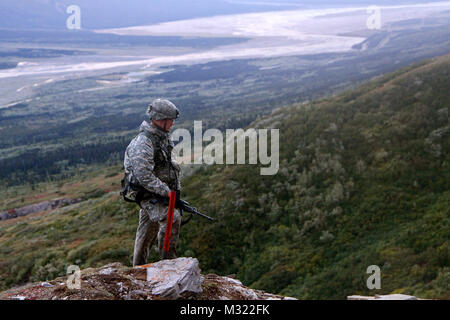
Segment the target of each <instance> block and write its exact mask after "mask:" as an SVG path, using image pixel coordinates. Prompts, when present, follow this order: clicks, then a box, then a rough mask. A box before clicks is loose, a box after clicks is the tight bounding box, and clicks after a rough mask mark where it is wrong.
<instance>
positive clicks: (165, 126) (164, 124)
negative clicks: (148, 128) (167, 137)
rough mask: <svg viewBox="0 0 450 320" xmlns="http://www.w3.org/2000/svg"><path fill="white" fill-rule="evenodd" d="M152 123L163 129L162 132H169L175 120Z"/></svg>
mask: <svg viewBox="0 0 450 320" xmlns="http://www.w3.org/2000/svg"><path fill="white" fill-rule="evenodd" d="M153 122H155V123H156V125H157V126H158V127H160V128H162V129H164V131H166V132H169V131H170V128H172V126H173V123H174V122H175V120H174V119H163V120H153Z"/></svg>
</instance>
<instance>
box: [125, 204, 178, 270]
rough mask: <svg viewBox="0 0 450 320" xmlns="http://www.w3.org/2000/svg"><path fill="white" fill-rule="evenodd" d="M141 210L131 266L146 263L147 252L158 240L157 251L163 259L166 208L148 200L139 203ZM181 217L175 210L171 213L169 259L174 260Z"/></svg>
mask: <svg viewBox="0 0 450 320" xmlns="http://www.w3.org/2000/svg"><path fill="white" fill-rule="evenodd" d="M141 207H142V209H141V210H140V211H139V225H138V228H137V231H136V240H135V243H134V255H133V265H134V266H137V265H143V264H146V263H147V257H148V251H149V250H150V249H151V247H152V246H153V243H154V242H155V240H156V238H158V250H159V255H160V257H161V259H163V246H164V236H165V232H166V227H167V211H168V207H167V206H166V205H164V204H160V203H159V202H158V203H156V204H153V203H151V202H150V201H149V200H143V201H142V202H141ZM180 225H181V215H180V213H179V211H178V210H177V209H175V211H174V213H173V224H172V233H171V237H170V247H169V254H168V257H167V258H169V259H175V258H176V251H175V249H176V246H177V243H178V236H179V232H180Z"/></svg>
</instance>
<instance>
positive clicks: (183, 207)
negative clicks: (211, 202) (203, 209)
mask: <svg viewBox="0 0 450 320" xmlns="http://www.w3.org/2000/svg"><path fill="white" fill-rule="evenodd" d="M175 207H176V208H177V209H179V210H180V214H181V216H183V211H186V212H189V213H190V214H191V215H190V216H189V218H187V220H185V221H183V222H182V223H181V225H184V224H186V223H188V222H189V220H191V219H192V217H193V216H194V215H197V216H200V217H202V218H206V219H208V220H209V221H215V220H216V219H214V218H211V217H209V216H207V215H206V214H203V213H200V212H198V211H197V208H194V207H191V206H190V205H189V202H187V201H185V200H182V199H180V200H179V201H178V202H177V203H176V204H175Z"/></svg>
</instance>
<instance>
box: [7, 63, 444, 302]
mask: <svg viewBox="0 0 450 320" xmlns="http://www.w3.org/2000/svg"><path fill="white" fill-rule="evenodd" d="M449 72H450V56H449V55H447V56H443V57H440V58H437V59H434V60H428V61H425V62H422V63H420V64H415V65H412V66H410V67H408V68H406V69H402V70H399V71H397V72H395V73H392V74H388V75H386V76H383V77H381V78H377V79H375V80H373V81H371V82H369V83H367V84H365V85H363V86H361V87H358V88H357V89H355V90H351V91H346V92H345V93H343V94H340V95H338V96H335V97H330V98H326V99H322V100H318V101H315V102H313V103H309V104H301V105H292V106H289V107H285V108H282V109H279V110H278V111H276V112H274V113H273V114H272V115H270V116H268V117H266V118H263V119H260V120H258V121H256V122H255V123H253V127H261V128H265V127H269V126H270V127H276V128H279V129H280V170H279V172H278V174H277V175H276V176H265V177H264V176H260V175H259V172H260V171H259V167H258V166H256V165H229V166H219V165H215V166H210V167H206V168H202V169H200V170H199V171H197V173H196V174H194V175H191V176H189V177H187V178H185V179H184V181H183V186H184V187H183V191H182V194H183V197H185V198H186V199H187V200H188V201H190V202H191V203H192V204H195V205H196V206H198V207H199V209H201V210H202V211H203V212H205V213H207V214H209V215H211V216H214V217H216V218H218V220H219V221H218V222H216V223H209V222H205V221H202V220H201V219H197V218H195V219H194V220H193V221H192V222H191V223H189V224H188V225H186V226H185V227H183V230H182V232H181V239H180V246H179V249H178V255H179V256H195V257H197V258H198V259H199V261H200V267H201V269H202V272H203V273H204V274H206V273H208V272H211V273H217V274H223V275H226V274H231V273H236V274H237V278H238V279H240V280H242V282H243V283H244V285H248V286H250V287H252V288H257V289H261V290H265V291H268V292H273V293H277V294H282V295H286V296H293V297H297V298H301V299H317V298H322V299H342V298H345V297H346V296H348V295H352V294H368V295H373V294H374V293H378V294H386V293H392V292H395V293H405V294H411V295H415V296H418V297H421V298H446V299H449V298H450V295H449V290H448V284H449V283H450V264H449V255H450V254H449V250H450V249H449V239H450V224H449V208H450V188H449V182H450V170H449V152H448V151H449V131H450V124H449V114H448V112H449V110H448V108H449V107H448V106H449V105H450V96H449V94H448V92H449V91H450V77H449ZM115 170H117V167H116V169H115ZM113 171H114V170H113ZM116 172H117V171H116ZM114 174H115V173H114V172H105V171H101V176H98V177H96V180H95V183H96V184H95V185H100V182H99V181H101V180H102V179H104V181H105V183H106V181H108V182H107V184H108V186H107V187H108V188H110V187H111V186H115V187H116V186H117V185H116V184H115V183H114V182H112V181H111V178H112V177H114ZM118 177H120V176H118ZM69 184H70V185H71V186H72V187H71V188H69V187H68V186H67V185H69ZM75 185H78V184H74V183H70V182H68V183H67V184H63V183H61V186H60V187H61V189H64V190H68V192H70V193H74V194H81V195H83V194H84V195H85V194H86V193H84V192H82V191H80V190H78V189H76V188H77V187H74V186H75ZM85 185H86V186H89V183H86V182H80V184H79V185H78V186H85ZM38 188H39V187H38ZM78 188H81V187H78ZM108 188H106V187H104V188H103V189H105V190H108ZM108 191H109V190H108ZM26 201H27V200H26ZM137 220H138V216H137V207H135V206H133V205H130V204H126V203H124V202H123V201H121V200H120V196H119V195H118V193H117V192H112V193H106V194H103V193H99V194H93V195H92V198H91V199H90V200H87V201H84V202H81V203H78V204H76V205H73V206H70V207H66V208H61V209H58V210H56V211H53V212H51V213H47V214H39V215H31V216H30V217H28V218H26V219H23V218H22V219H20V220H18V221H16V222H15V223H12V221H13V220H8V221H3V222H0V243H1V246H0V289H5V288H8V287H12V286H14V285H17V284H21V283H26V282H29V281H38V280H46V279H53V278H55V277H57V276H61V275H64V274H65V270H66V268H67V266H69V265H71V264H77V265H79V266H80V267H81V268H85V267H91V266H92V267H99V266H101V265H104V264H106V263H109V262H115V261H118V262H121V263H123V264H125V265H130V264H131V257H132V249H133V243H134V235H135V230H136V227H137ZM151 259H157V255H156V253H155V252H152V254H151ZM370 265H378V266H379V267H380V268H381V275H382V280H381V289H380V290H373V291H371V290H368V289H367V287H366V279H367V277H368V276H369V274H366V269H367V267H368V266H370Z"/></svg>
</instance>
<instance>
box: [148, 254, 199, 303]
mask: <svg viewBox="0 0 450 320" xmlns="http://www.w3.org/2000/svg"><path fill="white" fill-rule="evenodd" d="M146 269H147V282H148V284H149V285H150V287H151V288H152V294H154V295H157V296H160V297H162V298H168V299H178V298H180V297H181V295H182V294H183V293H202V277H201V274H200V268H199V265H198V260H197V259H195V258H178V259H173V260H162V261H158V262H156V263H152V264H150V265H148V266H146Z"/></svg>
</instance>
